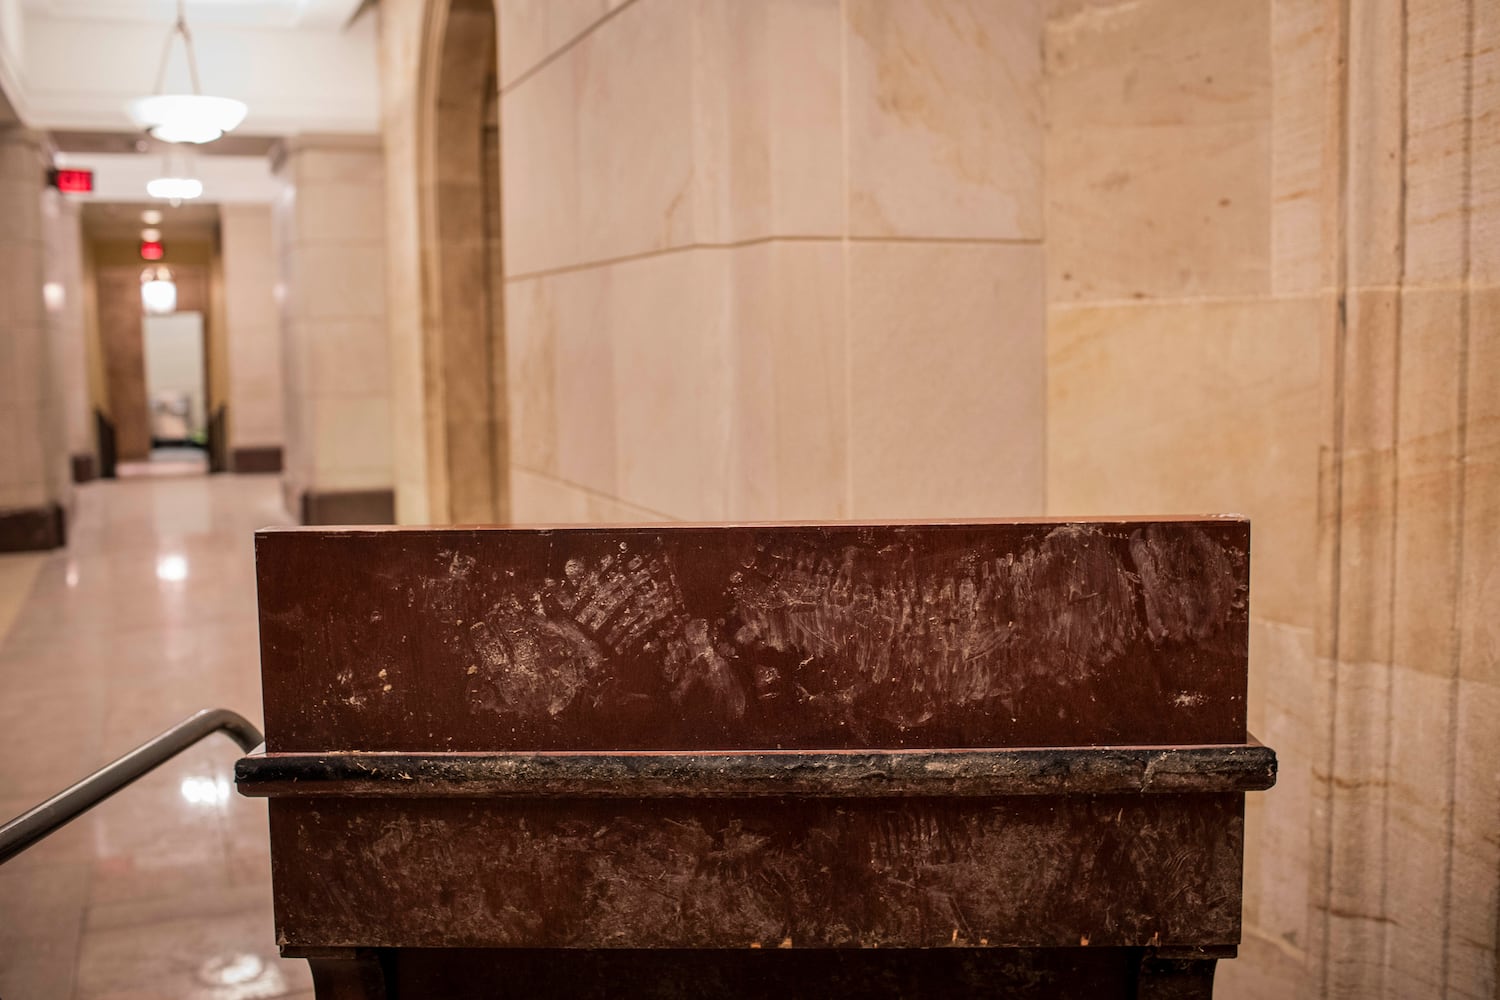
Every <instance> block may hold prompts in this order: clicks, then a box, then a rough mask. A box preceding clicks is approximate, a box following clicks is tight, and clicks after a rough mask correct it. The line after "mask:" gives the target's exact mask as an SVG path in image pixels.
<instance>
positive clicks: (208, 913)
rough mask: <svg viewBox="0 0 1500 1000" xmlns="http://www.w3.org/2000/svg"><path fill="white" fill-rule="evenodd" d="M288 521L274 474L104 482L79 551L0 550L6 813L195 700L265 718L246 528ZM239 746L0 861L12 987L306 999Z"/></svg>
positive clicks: (74, 546)
mask: <svg viewBox="0 0 1500 1000" xmlns="http://www.w3.org/2000/svg"><path fill="white" fill-rule="evenodd" d="M285 522H286V515H285V513H284V512H283V511H282V509H281V504H280V489H279V483H278V480H277V478H276V477H274V476H240V477H236V476H214V477H208V476H195V477H183V478H144V479H136V480H129V481H116V482H99V483H91V484H89V485H87V486H85V487H82V488H81V489H80V490H79V491H78V497H77V508H76V510H75V514H74V521H73V524H72V525H71V526H70V535H71V538H70V541H69V545H68V548H67V549H64V550H58V551H57V552H54V553H50V554H46V555H42V556H31V555H23V556H0V815H3V817H5V818H9V817H10V816H13V815H15V814H17V813H19V812H21V811H23V810H24V809H26V808H28V807H30V806H31V805H33V804H35V803H36V802H39V801H41V800H42V799H44V798H46V797H47V796H49V795H51V794H53V793H55V792H57V791H58V790H60V789H62V788H63V787H65V786H67V785H68V784H70V783H72V782H73V781H75V780H77V779H78V778H79V777H81V776H83V775H84V774H86V773H88V772H89V771H90V770H92V769H94V768H96V767H98V766H100V765H102V764H104V763H107V762H108V761H110V760H112V759H113V758H114V757H116V756H118V755H119V754H121V753H123V752H125V751H126V750H128V749H130V748H131V747H133V746H135V745H136V744H138V743H140V742H142V741H144V740H146V739H148V738H150V737H151V736H154V735H155V734H156V733H158V732H160V731H161V730H163V729H165V728H167V727H168V726H170V725H172V724H173V723H175V722H177V721H179V720H180V719H182V718H183V717H185V716H187V715H188V714H190V713H192V712H193V711H195V710H197V709H200V708H207V707H218V706H222V707H226V708H232V709H235V710H236V711H239V712H241V713H242V714H244V715H246V716H248V717H250V718H251V719H252V720H253V721H255V722H256V723H257V724H259V722H260V690H259V678H258V672H257V671H258V653H257V648H256V624H255V580H254V573H253V565H252V546H251V532H252V531H253V529H255V528H256V527H259V526H261V525H266V524H277V523H285ZM238 753H239V751H238V749H237V748H236V747H235V746H234V744H233V743H231V742H230V741H229V740H228V739H227V738H226V737H222V736H214V737H211V738H210V739H209V740H206V741H204V742H203V743H200V744H199V745H198V746H197V747H195V748H194V749H193V750H190V751H189V752H187V753H185V754H183V755H182V756H180V757H178V758H177V759H176V760H175V761H173V762H172V763H170V764H168V765H166V766H164V767H163V768H161V769H160V770H158V771H156V772H154V773H153V774H151V775H149V776H147V777H146V778H144V779H142V780H141V781H139V782H137V783H136V784H135V785H133V786H131V787H130V788H127V789H126V790H124V791H123V792H121V793H120V794H118V795H117V796H115V797H114V798H113V799H111V800H109V801H108V802H105V803H104V804H103V805H101V806H99V807H97V808H96V809H94V810H93V811H92V812H90V813H88V814H86V815H85V816H84V817H83V818H81V819H79V820H78V821H76V822H74V823H73V824H71V825H70V826H68V827H65V828H64V829H63V830H62V831H60V832H58V833H56V834H54V835H53V836H52V837H50V838H49V839H48V840H46V841H44V842H43V843H41V844H39V845H38V846H36V847H34V848H32V849H31V850H29V851H27V852H25V853H23V854H21V855H19V856H17V857H16V858H14V859H13V860H11V861H10V862H9V863H7V864H5V865H0V997H3V998H5V1000H55V998H69V997H77V998H89V1000H102V998H111V1000H125V998H131V1000H137V998H139V1000H146V998H152V1000H167V998H176V997H191V998H202V1000H246V998H251V997H298V998H306V997H311V996H312V994H311V992H310V990H311V980H310V978H309V976H308V972H307V963H306V962H301V961H295V962H294V961H282V960H281V959H279V958H278V957H277V955H276V947H275V943H274V931H273V927H272V920H271V896H270V860H269V856H268V853H267V845H266V807H265V803H264V802H263V801H261V800H251V799H243V798H241V797H240V796H238V795H237V794H235V792H234V789H233V766H234V760H235V757H236V756H237V755H238Z"/></svg>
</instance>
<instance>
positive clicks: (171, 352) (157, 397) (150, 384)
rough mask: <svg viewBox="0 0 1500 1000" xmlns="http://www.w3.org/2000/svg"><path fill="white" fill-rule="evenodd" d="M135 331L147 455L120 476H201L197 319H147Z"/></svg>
mask: <svg viewBox="0 0 1500 1000" xmlns="http://www.w3.org/2000/svg"><path fill="white" fill-rule="evenodd" d="M141 326H142V334H143V340H144V341H145V356H146V405H147V408H148V410H149V416H148V420H149V422H150V429H151V451H150V453H149V455H148V459H147V461H146V462H145V463H130V464H129V465H128V466H127V467H125V468H122V469H121V470H120V474H121V475H129V474H131V473H135V474H144V475H192V474H194V473H202V472H207V471H208V377H207V374H208V367H207V354H206V352H205V349H204V342H203V333H204V329H203V314H202V313H201V312H197V311H192V312H171V313H165V314H161V315H150V314H147V316H146V317H145V319H144V320H143V321H142V324H141ZM142 465H144V468H141V466H142Z"/></svg>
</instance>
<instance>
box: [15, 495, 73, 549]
mask: <svg viewBox="0 0 1500 1000" xmlns="http://www.w3.org/2000/svg"><path fill="white" fill-rule="evenodd" d="M66 544H68V515H67V512H66V511H64V510H63V508H62V505H61V504H56V503H49V504H45V505H43V506H40V507H13V508H11V509H9V510H0V552H40V551H43V550H45V549H56V548H61V547H62V546H64V545H66Z"/></svg>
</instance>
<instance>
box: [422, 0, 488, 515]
mask: <svg viewBox="0 0 1500 1000" xmlns="http://www.w3.org/2000/svg"><path fill="white" fill-rule="evenodd" d="M428 18H429V19H428V24H427V35H426V38H427V44H426V45H425V46H424V53H425V57H426V65H425V67H424V72H423V76H422V86H423V91H424V93H423V100H422V102H421V109H420V110H421V121H422V123H423V124H422V126H421V128H422V132H421V154H420V163H419V169H420V177H419V198H420V203H421V206H422V216H423V218H422V285H423V289H422V300H423V327H424V329H423V334H424V336H423V341H424V343H423V346H424V352H423V353H424V357H425V361H424V372H423V381H424V383H425V386H424V387H425V390H426V391H425V397H426V406H425V413H424V417H425V424H426V427H425V432H426V442H427V448H426V451H427V464H428V470H427V471H428V475H427V481H428V503H429V515H430V517H431V519H432V520H433V521H440V522H441V521H446V522H451V523H461V524H462V523H483V522H494V521H505V520H507V519H508V516H509V493H510V491H509V485H508V480H509V476H508V469H509V440H508V432H507V412H506V398H505V310H504V302H503V287H504V286H503V274H504V270H503V267H502V262H501V242H500V233H501V229H500V226H501V218H500V213H501V207H500V128H499V103H500V93H499V83H498V73H497V60H496V51H495V50H496V37H497V36H496V24H495V9H494V4H493V0H435V2H433V3H432V4H431V5H430V7H429V14H428Z"/></svg>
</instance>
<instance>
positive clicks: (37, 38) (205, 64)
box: [0, 0, 380, 201]
mask: <svg viewBox="0 0 1500 1000" xmlns="http://www.w3.org/2000/svg"><path fill="white" fill-rule="evenodd" d="M186 7H187V19H188V23H189V25H190V26H191V28H192V31H193V40H194V46H195V48H196V50H197V56H198V66H199V72H200V74H201V77H202V85H203V92H204V93H207V94H215V95H220V96H225V97H234V98H237V99H239V100H242V101H244V102H245V103H246V104H248V105H249V107H250V113H249V115H248V116H247V117H246V119H245V122H244V124H243V125H241V126H240V127H239V128H238V129H237V130H236V131H235V132H234V133H233V136H231V137H229V138H232V139H234V140H235V142H234V143H231V144H229V145H226V147H225V148H224V149H213V148H212V146H209V147H205V148H204V149H202V150H200V151H199V152H200V153H202V154H203V155H202V157H201V158H200V163H201V164H202V170H203V172H204V173H205V174H217V175H218V176H219V177H220V178H221V182H220V185H219V189H220V190H219V195H218V196H215V194H214V192H213V191H212V187H213V185H211V184H210V178H209V177H208V176H205V177H204V178H203V180H204V184H205V188H206V189H209V190H206V191H205V197H206V198H211V199H213V200H230V201H233V200H241V201H243V200H261V199H262V198H263V197H264V195H265V193H266V192H267V191H269V185H268V183H267V181H268V178H269V171H268V168H267V167H266V165H265V164H266V158H265V155H264V149H265V148H266V146H267V145H268V140H271V139H275V138H279V137H284V136H293V135H298V134H304V133H339V134H359V135H373V134H375V133H376V132H377V131H378V130H379V126H380V102H379V90H378V81H377V76H376V52H375V18H373V17H369V16H357V15H358V13H359V11H360V10H361V7H360V0H186ZM175 16H176V0H0V90H3V91H4V94H5V96H6V97H7V98H8V99H9V102H10V104H11V105H13V106H14V108H15V111H16V113H17V115H19V117H20V120H21V121H22V122H23V123H24V124H25V125H27V126H28V127H30V128H33V129H36V130H39V131H44V132H49V133H53V134H54V136H55V137H56V138H54V148H56V149H57V150H59V152H60V154H61V155H59V157H58V160H57V162H58V163H59V164H60V165H68V166H78V167H93V168H94V169H95V170H96V172H97V171H104V172H105V173H106V176H102V177H100V178H98V187H99V188H100V192H99V193H100V196H101V198H116V197H117V196H116V195H114V194H111V193H109V192H115V191H118V192H119V193H120V194H119V197H129V198H130V199H132V200H134V199H139V198H140V197H141V196H142V195H143V194H144V191H138V190H137V188H138V187H139V185H138V184H137V177H136V175H137V174H145V173H150V172H151V171H153V170H155V169H156V168H157V166H159V162H158V161H159V154H151V153H148V154H144V155H142V154H140V153H134V152H131V148H132V146H133V141H132V140H133V138H134V137H136V136H139V135H140V133H139V131H138V130H137V129H136V128H135V127H134V125H133V124H132V122H131V121H130V118H129V116H128V115H127V114H126V111H125V106H126V103H127V102H128V101H130V100H131V99H132V98H136V97H140V96H143V95H146V94H150V93H152V92H153V89H154V86H155V80H156V75H157V68H158V66H159V64H160V60H161V53H162V46H163V43H164V42H165V40H166V38H167V33H168V29H169V28H170V27H171V24H172V21H173V19H174V17H175ZM164 89H165V90H166V91H168V92H178V93H183V92H190V91H191V85H190V83H189V75H188V69H187V60H186V57H185V54H184V51H183V48H182V46H181V45H180V44H176V45H174V47H173V49H172V55H171V58H170V59H169V61H168V64H167V72H166V85H165V88H164ZM91 134H98V135H97V138H92V139H91V138H89V136H90V135H91ZM64 137H65V138H64ZM246 139H251V140H254V139H259V140H260V142H259V143H254V142H252V143H251V145H250V146H249V147H246V146H245V140H246ZM236 145H238V146H239V147H240V148H239V149H236V148H235V146H236ZM231 150H233V152H231ZM225 154H228V155H225ZM148 158H152V159H151V163H150V164H149V165H148V163H147V162H146V161H147V159H148ZM241 159H243V160H245V161H247V162H246V163H244V164H241V165H238V166H236V165H234V164H233V163H231V161H236V160H241ZM137 161H140V162H137ZM252 161H253V166H252ZM109 174H113V175H114V176H116V177H117V178H118V179H119V181H118V184H114V183H111V182H110V177H109V176H107V175H109ZM241 179H244V180H246V181H248V182H249V187H246V188H244V189H243V190H241V189H240V188H239V187H237V185H239V183H240V180H241Z"/></svg>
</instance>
